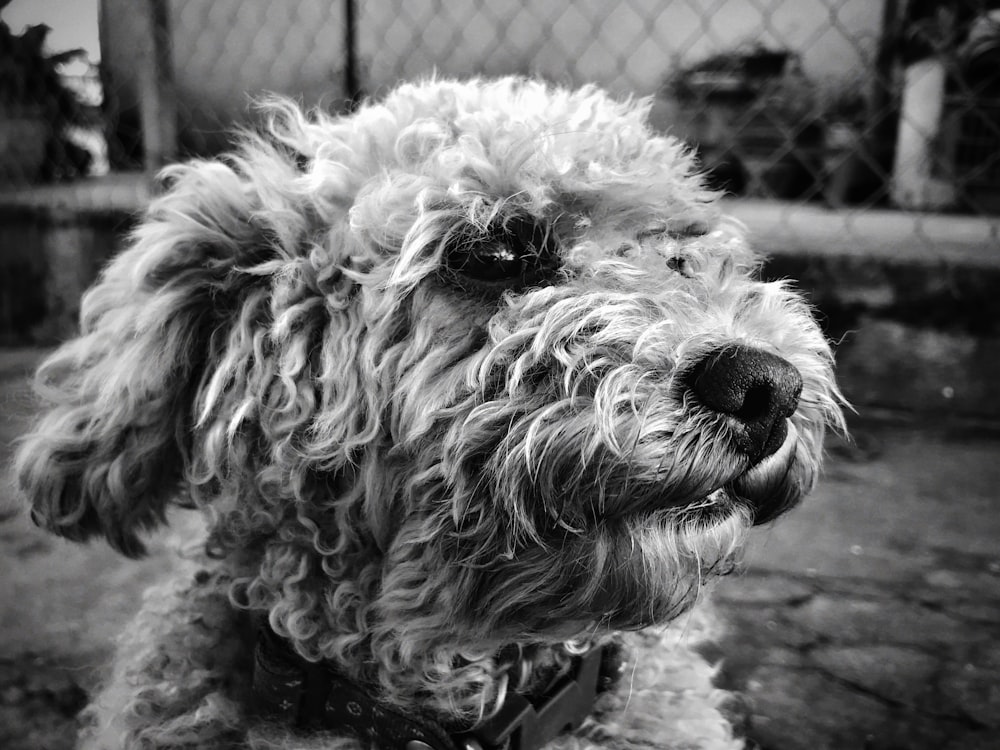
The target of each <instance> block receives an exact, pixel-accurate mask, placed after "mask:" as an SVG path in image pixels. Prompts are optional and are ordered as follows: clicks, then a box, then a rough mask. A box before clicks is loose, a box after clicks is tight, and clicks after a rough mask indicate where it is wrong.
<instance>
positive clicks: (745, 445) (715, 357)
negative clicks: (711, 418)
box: [686, 344, 802, 464]
mask: <svg viewBox="0 0 1000 750" xmlns="http://www.w3.org/2000/svg"><path fill="white" fill-rule="evenodd" d="M686 385H687V387H688V388H689V389H690V391H691V392H692V393H693V394H694V395H695V397H696V398H697V400H698V402H699V403H700V404H701V406H702V407H703V408H706V409H709V410H711V411H714V412H717V413H719V414H722V415H724V416H725V418H726V420H727V422H728V423H729V427H730V430H731V432H732V435H733V437H734V444H735V447H736V449H737V450H739V451H740V452H741V453H745V454H746V455H747V456H748V457H749V459H750V461H751V463H752V464H758V463H760V462H761V461H762V460H763V459H765V458H767V457H768V456H770V455H773V454H774V453H776V452H777V451H778V449H779V448H780V447H781V446H782V444H783V443H784V442H785V438H786V437H787V436H788V421H787V420H788V417H790V416H792V414H794V413H795V409H796V408H797V407H798V404H799V396H800V394H801V393H802V376H801V375H800V374H799V371H798V370H796V369H795V367H793V366H792V364H791V363H789V362H788V361H786V360H784V359H782V358H781V357H779V356H777V355H775V354H771V353H770V352H767V351H764V350H762V349H755V348H753V347H749V346H744V345H742V344H732V345H728V346H724V347H721V348H719V349H716V350H715V351H713V352H711V353H710V354H708V356H706V357H704V358H703V359H701V360H700V361H699V362H698V363H697V364H696V365H695V366H694V367H693V368H691V370H689V371H688V373H687V375H686Z"/></svg>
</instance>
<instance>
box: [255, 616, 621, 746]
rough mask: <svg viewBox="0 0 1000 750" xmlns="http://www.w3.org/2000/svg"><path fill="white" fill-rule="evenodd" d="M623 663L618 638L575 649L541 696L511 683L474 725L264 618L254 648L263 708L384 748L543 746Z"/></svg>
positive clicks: (293, 722)
mask: <svg viewBox="0 0 1000 750" xmlns="http://www.w3.org/2000/svg"><path fill="white" fill-rule="evenodd" d="M621 670H622V659H621V648H620V647H619V646H618V645H617V644H608V645H605V646H596V647H594V648H592V649H590V650H589V651H588V652H586V653H584V654H582V655H580V656H576V657H574V658H573V661H572V663H571V668H570V671H569V672H568V673H567V674H566V675H565V676H563V677H561V678H560V679H558V680H556V681H555V683H554V684H553V685H551V686H550V687H549V688H548V689H547V690H546V691H545V692H544V694H542V695H541V696H537V697H535V696H525V695H522V694H521V693H518V692H516V691H514V690H508V692H507V695H506V696H505V698H504V702H503V706H502V708H501V709H500V711H499V712H498V713H497V714H496V715H495V716H493V717H491V718H490V719H488V720H487V721H486V722H484V723H483V724H481V725H479V726H477V727H476V728H475V729H473V730H470V731H453V730H450V729H449V728H447V727H445V726H444V725H442V724H441V723H439V722H437V721H435V720H433V719H431V718H429V717H427V716H424V715H420V714H416V713H406V712H403V711H400V710H399V709H397V708H394V707H393V706H390V705H387V704H386V703H384V702H382V701H380V700H379V699H378V698H376V697H375V696H374V695H373V694H372V692H371V691H369V690H367V689H365V688H364V687H363V686H361V685H359V684H358V683H356V682H353V681H351V680H349V679H347V678H346V677H344V676H343V675H342V674H340V673H339V672H338V671H337V670H336V669H334V668H333V667H331V666H330V665H329V664H328V663H314V662H310V661H307V660H306V659H303V658H302V657H301V656H299V655H298V654H297V653H295V651H294V650H293V649H292V648H291V646H290V645H289V644H288V643H287V641H285V640H284V639H283V638H281V637H279V636H278V635H276V634H275V633H274V631H273V630H271V628H270V627H268V626H266V625H264V626H263V627H260V628H259V629H258V636H257V643H256V647H255V649H254V674H253V700H254V704H255V705H254V707H255V710H256V712H257V714H258V715H260V716H262V717H266V718H267V719H269V720H271V721H280V722H282V723H285V724H288V725H290V726H293V727H296V728H301V729H313V730H326V731H335V732H347V733H349V734H353V735H355V736H356V737H358V738H359V739H360V740H362V741H367V742H368V743H369V744H370V745H371V746H373V747H376V748H379V750H538V749H539V748H541V747H542V746H543V745H545V744H546V743H548V742H549V741H551V740H552V739H554V738H555V737H556V736H557V735H559V734H561V733H562V732H564V731H568V730H572V729H576V728H577V727H579V726H580V724H582V723H583V720H584V719H585V718H586V717H587V716H588V715H589V714H590V713H591V712H592V711H593V708H594V702H595V701H596V699H597V697H598V696H599V695H600V694H601V693H604V692H607V691H608V690H609V689H611V688H612V687H613V686H614V684H615V683H616V682H617V679H618V676H619V675H620V673H621Z"/></svg>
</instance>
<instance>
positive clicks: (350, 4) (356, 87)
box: [344, 0, 361, 109]
mask: <svg viewBox="0 0 1000 750" xmlns="http://www.w3.org/2000/svg"><path fill="white" fill-rule="evenodd" d="M344 58H345V59H344V91H345V93H346V94H347V98H348V102H349V106H350V108H351V109H354V108H355V107H356V106H358V104H359V102H360V101H361V83H360V81H359V80H358V56H357V8H356V7H355V2H354V0H344Z"/></svg>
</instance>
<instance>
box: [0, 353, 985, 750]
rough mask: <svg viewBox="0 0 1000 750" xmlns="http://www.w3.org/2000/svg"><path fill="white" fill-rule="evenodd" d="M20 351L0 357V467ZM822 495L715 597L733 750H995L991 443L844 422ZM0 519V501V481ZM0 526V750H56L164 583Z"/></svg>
mask: <svg viewBox="0 0 1000 750" xmlns="http://www.w3.org/2000/svg"><path fill="white" fill-rule="evenodd" d="M38 356H39V351H38V350H36V349H6V350H4V349H0V453H2V458H3V459H4V464H6V460H7V459H9V456H10V447H9V444H10V441H11V440H13V439H14V438H15V437H16V436H17V435H18V434H19V432H20V431H21V430H22V429H23V426H24V424H25V422H26V419H27V415H28V414H29V413H30V409H31V406H30V399H29V395H28V393H29V392H28V387H27V382H26V378H25V373H26V372H27V371H28V370H29V369H30V367H31V366H32V365H33V363H34V362H35V361H36V359H37V357H38ZM852 431H853V433H854V438H855V439H854V443H853V444H849V443H846V442H844V441H842V440H840V439H837V438H833V439H831V440H830V442H829V445H828V449H829V462H828V466H827V470H826V476H825V478H824V481H823V482H822V484H821V486H820V488H819V489H818V490H817V491H816V492H815V493H814V495H813V496H812V497H811V498H809V499H808V500H807V501H806V503H805V504H804V505H803V506H802V507H800V508H799V509H797V510H795V511H793V512H792V513H790V514H789V515H787V516H786V517H784V518H783V519H781V520H780V521H778V522H777V523H776V524H773V525H772V526H769V527H767V528H764V529H761V530H759V531H757V532H755V539H754V540H753V541H754V543H753V546H752V548H751V551H750V552H749V553H748V555H747V569H746V571H745V573H743V574H742V575H738V576H733V577H730V578H728V579H726V580H725V581H723V582H722V584H721V585H720V586H719V587H718V589H717V600H718V601H719V602H720V603H721V606H722V609H723V611H724V613H725V615H726V618H727V620H728V622H729V634H728V635H727V637H726V639H725V640H724V641H723V642H722V643H721V644H720V651H719V656H720V658H721V659H722V671H721V674H720V679H721V680H722V681H723V682H724V683H725V684H726V685H728V686H730V687H734V688H736V689H738V690H740V691H742V693H743V694H744V695H745V696H746V698H747V705H748V707H749V708H750V710H751V714H750V719H749V721H748V725H747V727H746V728H745V729H746V732H747V735H748V737H749V738H750V742H749V743H748V745H749V746H750V747H758V748H766V749H767V750H798V749H800V748H801V749H802V750H824V749H825V748H830V749H833V748H836V749H837V750H850V749H853V748H857V749H858V750H861V749H864V750H890V749H892V750H899V749H904V748H905V749H907V750H923V749H925V748H926V749H927V750H931V749H932V748H933V749H934V750H940V749H945V750H958V748H962V749H963V750H977V749H982V750H985V749H986V748H991V749H995V748H997V747H1000V512H998V511H1000V505H998V504H1000V497H998V495H997V492H996V488H997V487H998V486H1000V431H994V430H991V429H984V428H983V426H982V425H979V426H978V427H977V429H975V430H972V429H968V428H966V429H962V428H960V427H955V426H945V425H941V424H927V423H921V422H919V421H916V420H914V421H910V422H901V421H898V420H884V419H883V420H877V421H871V420H863V421H862V420H856V423H855V425H854V427H853V428H852ZM3 481H4V484H3V485H2V487H0V508H2V507H3V505H2V503H3V502H4V500H5V499H9V498H10V497H11V496H12V488H11V485H10V479H9V476H8V475H7V474H5V475H4V480H3ZM164 561H165V555H164V553H163V552H162V551H157V550H156V549H154V551H153V554H152V555H151V556H150V557H149V558H148V559H146V560H144V561H141V562H138V563H136V562H134V561H125V560H123V559H121V558H118V557H116V556H115V555H114V554H113V553H111V552H110V551H109V550H107V549H106V548H105V547H103V546H101V545H93V546H86V547H81V546H77V545H72V544H68V543H65V542H63V541H61V540H57V539H54V538H52V537H50V536H48V535H46V534H43V533H41V532H39V531H37V530H36V529H35V528H34V527H33V526H31V524H30V522H29V521H28V520H27V519H26V518H25V516H24V514H23V513H21V514H18V515H14V516H13V517H11V518H8V519H7V520H6V521H2V522H0V569H2V570H3V575H2V576H0V748H4V750H28V749H29V748H30V749H31V750H37V749H38V748H46V749H47V750H63V749H64V748H69V747H70V746H71V736H72V733H73V723H74V716H75V714H76V712H77V711H78V710H79V708H80V707H81V706H82V704H83V702H84V700H85V694H86V692H87V691H88V690H89V689H91V688H92V687H93V685H94V682H95V680H96V677H97V675H98V673H99V669H100V665H101V663H102V661H103V660H104V659H105V657H106V656H107V653H108V650H109V647H110V641H111V638H112V637H113V634H114V632H115V631H116V630H117V628H118V627H119V625H120V624H121V623H122V621H123V620H124V619H125V618H126V617H128V615H129V613H131V612H132V611H134V609H135V608H136V607H137V606H138V604H139V597H140V593H139V592H140V591H141V589H142V588H143V586H144V585H146V584H147V583H148V582H149V581H150V580H152V579H153V578H155V576H156V575H157V572H158V570H160V569H161V568H162V566H163V565H164V564H165V562H164Z"/></svg>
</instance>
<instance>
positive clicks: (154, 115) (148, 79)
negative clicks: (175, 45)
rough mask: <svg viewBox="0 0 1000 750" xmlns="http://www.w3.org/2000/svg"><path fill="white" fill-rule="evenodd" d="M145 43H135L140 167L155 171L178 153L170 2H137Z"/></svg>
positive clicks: (155, 0)
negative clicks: (141, 144)
mask: <svg viewBox="0 0 1000 750" xmlns="http://www.w3.org/2000/svg"><path fill="white" fill-rule="evenodd" d="M135 8H136V10H137V12H138V13H140V14H141V15H142V19H141V21H142V24H141V25H142V33H143V36H144V37H145V39H144V41H145V44H140V45H138V46H137V52H138V54H137V60H136V63H137V66H138V80H139V115H140V119H141V123H142V139H143V154H144V156H143V167H144V168H145V170H146V172H155V171H156V170H158V169H159V168H160V167H162V166H163V165H164V164H167V163H169V162H171V161H173V160H174V159H175V158H176V156H177V101H176V96H175V93H174V85H173V81H174V76H173V62H172V60H171V56H170V24H169V17H168V13H169V6H168V3H166V2H164V1H163V0H145V2H141V3H136V5H135Z"/></svg>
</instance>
